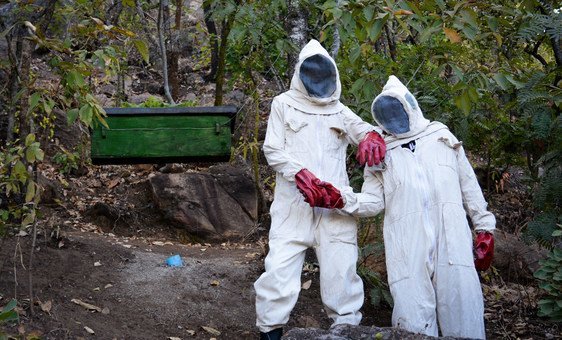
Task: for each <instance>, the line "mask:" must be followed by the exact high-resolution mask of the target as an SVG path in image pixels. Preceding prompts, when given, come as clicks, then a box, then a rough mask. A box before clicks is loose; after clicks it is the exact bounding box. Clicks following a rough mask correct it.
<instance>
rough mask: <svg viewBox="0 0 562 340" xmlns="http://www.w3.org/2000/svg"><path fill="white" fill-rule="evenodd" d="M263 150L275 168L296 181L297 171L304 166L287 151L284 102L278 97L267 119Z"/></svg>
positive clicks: (288, 178) (287, 177) (272, 104)
mask: <svg viewBox="0 0 562 340" xmlns="http://www.w3.org/2000/svg"><path fill="white" fill-rule="evenodd" d="M263 152H264V154H265V158H266V159H267V162H268V163H269V165H270V166H271V167H272V168H273V170H275V171H277V172H279V173H280V174H281V175H282V176H283V177H285V178H286V179H287V180H289V181H294V179H295V175H296V173H297V172H299V171H300V170H301V169H303V168H304V166H303V165H302V164H301V163H300V162H298V161H297V160H296V159H295V158H294V157H292V156H291V155H290V154H289V153H288V152H286V151H285V120H284V119H283V104H282V103H281V102H279V101H278V100H277V99H276V98H274V99H273V102H272V103H271V112H270V114H269V119H268V121H267V130H266V133H265V141H264V143H263Z"/></svg>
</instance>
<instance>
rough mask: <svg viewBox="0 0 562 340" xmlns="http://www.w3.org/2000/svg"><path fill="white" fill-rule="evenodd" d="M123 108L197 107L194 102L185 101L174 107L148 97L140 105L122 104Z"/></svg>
mask: <svg viewBox="0 0 562 340" xmlns="http://www.w3.org/2000/svg"><path fill="white" fill-rule="evenodd" d="M122 106H123V107H194V106H197V102H196V101H194V100H186V101H183V102H180V103H176V104H174V105H172V104H170V103H168V102H165V101H163V100H162V99H161V98H159V97H155V96H150V97H148V98H147V99H146V100H145V101H144V102H142V103H140V104H132V103H123V105H122Z"/></svg>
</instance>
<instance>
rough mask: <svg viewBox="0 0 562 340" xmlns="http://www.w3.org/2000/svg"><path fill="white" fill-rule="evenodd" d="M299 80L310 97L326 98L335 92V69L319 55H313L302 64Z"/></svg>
mask: <svg viewBox="0 0 562 340" xmlns="http://www.w3.org/2000/svg"><path fill="white" fill-rule="evenodd" d="M300 78H301V81H302V83H303V85H304V87H305V88H306V91H307V92H308V95H309V96H311V97H317V98H328V97H330V96H331V95H332V94H333V93H334V91H336V67H335V65H334V64H333V63H332V61H331V60H330V59H328V58H326V57H325V56H323V55H321V54H315V55H313V56H311V57H308V58H306V59H305V60H304V61H303V62H302V64H301V67H300Z"/></svg>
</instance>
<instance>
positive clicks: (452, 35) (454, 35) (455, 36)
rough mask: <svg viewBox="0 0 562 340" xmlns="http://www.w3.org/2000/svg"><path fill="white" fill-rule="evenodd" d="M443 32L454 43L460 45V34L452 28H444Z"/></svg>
mask: <svg viewBox="0 0 562 340" xmlns="http://www.w3.org/2000/svg"><path fill="white" fill-rule="evenodd" d="M443 32H444V33H445V35H446V36H447V38H449V40H450V41H451V42H452V43H455V44H458V43H460V42H461V41H462V39H461V36H460V35H459V33H458V32H457V31H455V30H454V29H452V28H447V27H443Z"/></svg>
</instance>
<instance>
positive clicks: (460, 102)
mask: <svg viewBox="0 0 562 340" xmlns="http://www.w3.org/2000/svg"><path fill="white" fill-rule="evenodd" d="M455 105H456V106H457V107H458V108H459V109H461V111H462V112H463V113H464V115H465V116H468V115H469V114H470V109H471V108H472V104H471V102H470V96H469V94H468V91H464V92H463V93H461V95H460V96H457V97H455Z"/></svg>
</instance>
